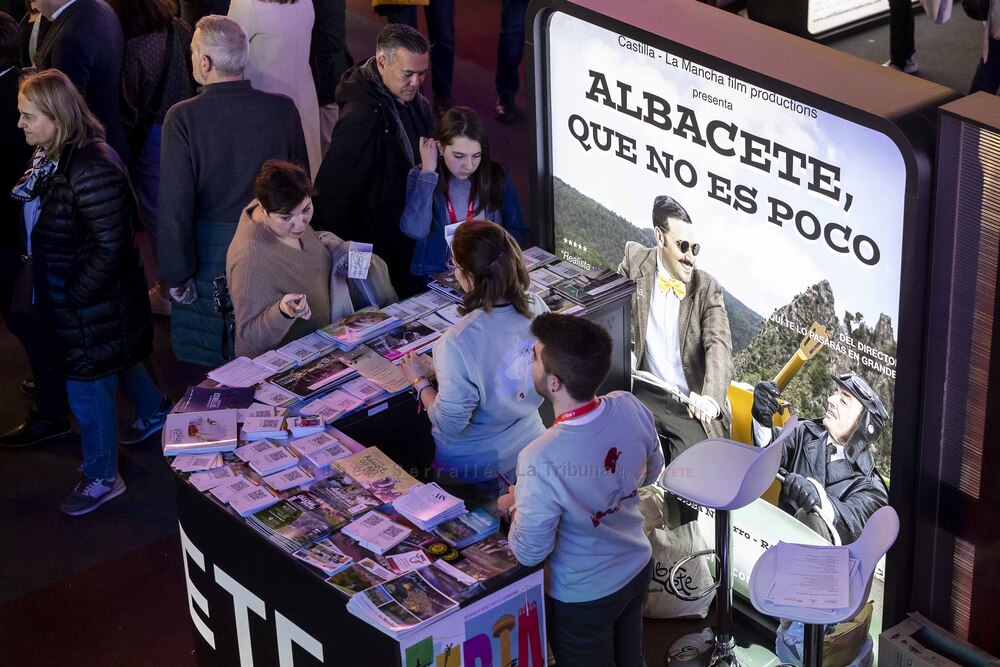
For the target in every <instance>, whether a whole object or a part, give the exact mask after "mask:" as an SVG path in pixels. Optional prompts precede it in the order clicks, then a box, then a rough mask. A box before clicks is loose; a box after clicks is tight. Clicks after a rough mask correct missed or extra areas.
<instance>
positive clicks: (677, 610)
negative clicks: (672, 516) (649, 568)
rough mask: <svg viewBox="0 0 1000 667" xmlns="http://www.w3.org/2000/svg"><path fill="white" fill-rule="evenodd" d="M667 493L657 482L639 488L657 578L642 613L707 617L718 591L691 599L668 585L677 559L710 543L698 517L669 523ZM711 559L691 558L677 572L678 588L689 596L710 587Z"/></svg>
mask: <svg viewBox="0 0 1000 667" xmlns="http://www.w3.org/2000/svg"><path fill="white" fill-rule="evenodd" d="M663 494H664V491H663V489H660V488H659V487H656V486H650V487H646V488H643V489H640V492H639V511H640V512H641V513H642V515H643V529H644V530H645V532H646V537H648V538H649V542H650V545H651V546H652V547H653V579H652V581H650V583H649V588H648V589H647V594H646V602H645V604H644V605H643V609H642V613H643V615H644V616H647V617H649V618H705V616H706V615H707V614H708V608H709V607H710V606H711V605H712V600H713V599H714V598H715V596H714V595H706V596H705V597H704V598H702V599H700V600H695V601H693V602H688V601H687V600H682V599H680V598H679V597H677V596H676V595H674V594H673V593H672V592H671V591H670V589H669V587H668V586H667V579H668V578H669V577H670V571H671V570H672V569H673V567H674V565H675V564H676V563H677V561H679V560H681V559H682V558H685V557H687V556H688V555H690V554H692V553H694V552H696V551H703V550H705V549H707V548H708V547H707V546H706V543H705V538H704V537H703V536H702V534H701V531H700V530H699V529H698V522H697V521H690V522H688V523H685V524H682V525H680V526H678V527H676V528H671V527H669V526H668V524H667V521H666V513H667V512H666V508H665V504H664V496H663ZM710 560H711V557H701V558H694V559H692V560H690V561H688V562H687V563H686V564H685V565H684V567H682V568H680V570H678V572H677V576H676V577H675V579H674V586H675V588H676V589H677V590H679V591H680V592H681V593H683V594H684V595H687V596H693V595H698V594H699V593H702V592H704V591H705V590H707V589H708V588H710V587H711V586H712V584H713V583H714V578H713V576H712V573H711V570H710V569H709V561H710Z"/></svg>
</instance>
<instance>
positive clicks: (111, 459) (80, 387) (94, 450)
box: [66, 362, 163, 479]
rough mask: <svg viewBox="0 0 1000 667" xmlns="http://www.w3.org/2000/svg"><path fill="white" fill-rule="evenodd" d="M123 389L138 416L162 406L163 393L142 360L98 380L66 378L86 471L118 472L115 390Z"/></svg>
mask: <svg viewBox="0 0 1000 667" xmlns="http://www.w3.org/2000/svg"><path fill="white" fill-rule="evenodd" d="M119 379H120V380H121V383H122V389H124V390H125V394H126V395H127V396H128V397H129V400H131V401H132V405H133V406H135V413H136V416H138V417H151V416H153V415H154V414H156V412H157V410H159V409H160V402H161V401H162V400H163V395H162V394H161V393H160V390H159V389H157V388H156V385H155V384H153V378H151V377H150V376H149V372H148V371H147V370H146V367H145V366H143V365H142V363H141V362H140V363H137V364H135V365H134V366H132V367H131V368H129V369H128V370H126V371H123V372H121V373H118V374H116V375H109V376H107V377H103V378H100V379H98V380H87V381H83V380H66V394H67V395H68V397H69V409H70V410H71V411H72V412H73V416H74V417H76V421H77V423H79V424H80V440H81V443H82V445H83V474H84V475H86V476H87V477H94V478H98V479H109V478H111V477H114V476H115V475H116V474H118V417H117V414H116V411H115V391H116V390H117V389H118V381H119Z"/></svg>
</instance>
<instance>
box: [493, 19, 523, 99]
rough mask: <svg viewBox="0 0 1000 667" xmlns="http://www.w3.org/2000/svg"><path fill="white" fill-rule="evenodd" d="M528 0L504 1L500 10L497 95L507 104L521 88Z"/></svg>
mask: <svg viewBox="0 0 1000 667" xmlns="http://www.w3.org/2000/svg"><path fill="white" fill-rule="evenodd" d="M527 9H528V0H503V9H501V10H500V40H499V41H498V42H497V76H496V86H497V94H498V95H499V96H500V100H501V101H503V102H506V103H507V104H512V103H513V102H514V96H515V95H516V94H517V90H518V88H520V86H521V80H520V77H519V74H518V70H519V69H520V67H521V58H522V56H523V55H524V13H525V11H527Z"/></svg>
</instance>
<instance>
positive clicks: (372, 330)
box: [318, 308, 402, 349]
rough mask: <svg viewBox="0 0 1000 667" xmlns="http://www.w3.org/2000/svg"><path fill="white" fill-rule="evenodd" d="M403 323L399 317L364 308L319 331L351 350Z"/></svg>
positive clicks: (340, 345)
mask: <svg viewBox="0 0 1000 667" xmlns="http://www.w3.org/2000/svg"><path fill="white" fill-rule="evenodd" d="M401 323H402V322H401V321H400V320H399V318H397V317H393V316H392V315H389V314H388V313H384V312H382V311H379V310H376V309H374V308H363V309H361V310H359V311H357V312H356V313H352V314H351V315H348V316H346V317H342V318H340V319H339V320H337V321H336V322H331V323H330V324H328V325H326V326H325V327H323V328H322V329H320V330H319V332H318V333H320V334H321V335H323V336H326V337H327V338H329V339H330V340H332V341H333V342H334V343H336V344H337V345H338V346H339V347H342V348H344V349H351V348H353V347H355V346H356V345H359V344H361V343H364V342H365V341H366V340H368V339H369V338H373V337H375V336H377V335H378V334H380V333H382V332H383V331H386V330H387V329H391V328H393V327H395V326H399V325H400V324H401Z"/></svg>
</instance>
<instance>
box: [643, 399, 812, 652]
mask: <svg viewBox="0 0 1000 667" xmlns="http://www.w3.org/2000/svg"><path fill="white" fill-rule="evenodd" d="M797 422H798V419H797V418H796V417H794V416H793V417H791V418H790V419H789V420H788V421H787V422H785V425H784V427H783V428H782V430H781V434H780V435H778V437H777V438H775V439H774V441H773V442H771V444H770V445H768V446H767V447H764V448H761V447H752V446H750V445H744V444H742V443H739V442H735V441H733V440H727V439H725V438H713V439H710V440H703V441H701V442H699V443H698V444H696V445H695V446H694V447H691V448H690V449H688V450H687V451H685V452H682V453H681V455H680V456H678V457H677V458H676V459H675V460H673V461H671V462H670V465H669V466H667V468H666V470H664V471H663V473H662V474H661V475H660V481H659V484H660V486H661V487H663V488H664V489H666V490H667V491H669V492H670V493H672V494H674V495H675V496H678V497H679V498H682V499H684V500H687V501H689V502H692V503H694V504H696V505H700V506H702V507H707V508H709V509H713V510H715V550H714V551H712V550H707V551H698V552H695V553H693V554H691V555H690V556H687V557H686V558H683V559H681V560H680V561H678V562H677V564H676V565H674V567H673V569H671V571H670V576H669V578H668V579H667V585H668V586H669V587H670V592H671V593H673V594H674V595H676V596H677V597H678V598H680V599H682V600H687V601H692V600H700V599H701V598H703V597H705V596H707V595H710V594H712V592H714V593H715V614H716V624H715V636H714V638H713V640H712V642H711V643H712V644H714V647H713V649H712V651H711V653H708V652H706V653H704V654H702V655H701V656H694V657H693V658H689V657H688V656H686V655H681V654H680V652H679V651H676V652H675V651H674V649H673V648H672V649H671V651H670V654H671V656H677V662H682V663H684V664H698V663H700V662H704V664H707V665H710V666H714V665H725V666H728V667H739V664H740V663H739V661H738V660H737V659H736V654H735V652H734V649H735V647H736V641H735V639H734V638H733V633H732V624H733V588H732V576H733V566H732V555H731V553H730V551H731V548H732V528H733V527H732V516H731V512H732V510H736V509H740V508H741V507H746V506H747V505H749V504H750V503H752V502H753V501H754V500H756V499H757V498H759V497H760V496H761V494H763V493H764V492H765V491H766V490H767V488H768V487H769V486H770V485H771V483H772V482H773V481H774V477H775V475H776V474H777V473H778V466H779V465H780V463H781V452H782V447H783V444H782V443H783V442H784V440H785V438H787V437H788V436H789V435H790V434H791V432H792V429H794V428H795V424H796V423H797ZM713 553H714V554H715V556H716V568H715V569H716V572H715V584H714V585H713V586H711V587H709V588H708V589H706V590H704V591H702V593H701V594H700V595H697V596H694V597H692V596H688V595H685V594H684V593H681V592H680V591H678V590H676V588H675V586H674V578H675V577H676V575H677V572H678V570H680V568H682V567H683V566H684V565H685V564H687V562H688V561H690V560H692V559H694V558H700V557H703V556H709V555H712V554H713ZM684 639H685V638H683V637H682V638H681V640H679V641H678V643H681V642H683V641H684ZM699 658H701V660H699ZM705 658H707V662H706V661H705ZM674 661H675V658H673V657H672V658H671V659H670V662H674Z"/></svg>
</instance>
